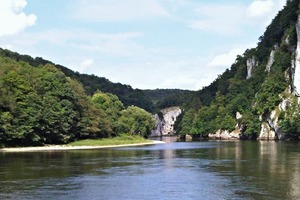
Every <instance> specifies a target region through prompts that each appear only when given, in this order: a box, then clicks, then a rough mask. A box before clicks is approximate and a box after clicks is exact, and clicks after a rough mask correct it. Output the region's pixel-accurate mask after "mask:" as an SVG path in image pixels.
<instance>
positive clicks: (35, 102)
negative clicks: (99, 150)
mask: <svg viewBox="0 0 300 200" xmlns="http://www.w3.org/2000/svg"><path fill="white" fill-rule="evenodd" d="M13 55H15V54H13ZM16 55H18V54H16ZM0 75H1V76H0V95H1V96H0V143H1V144H4V145H6V146H27V145H43V144H64V143H68V142H70V141H74V140H77V139H87V138H106V137H112V136H116V135H118V134H120V133H124V132H126V131H124V130H123V129H121V128H122V127H121V125H122V124H126V128H127V129H128V132H131V134H140V135H142V136H146V135H147V134H149V132H150V130H151V129H152V126H154V125H153V123H154V119H153V118H152V116H151V114H149V113H147V112H146V111H144V110H142V109H140V108H137V107H129V108H128V109H127V110H124V106H123V103H122V102H121V101H120V100H119V98H118V97H117V96H116V95H113V94H109V93H103V92H100V91H98V92H97V93H96V94H94V95H93V97H92V98H90V97H88V96H87V95H86V93H85V90H84V89H83V87H82V85H81V84H80V83H78V82H77V81H75V80H73V79H71V78H69V77H66V76H65V74H64V73H63V72H61V71H60V70H59V69H57V68H56V67H55V66H54V65H51V64H48V63H47V64H46V65H44V66H40V67H37V68H34V67H32V66H30V65H29V64H27V63H25V62H16V61H14V60H11V59H8V58H2V57H0ZM127 117H128V119H130V120H131V123H129V124H127V122H126V120H125V118H127ZM134 120H137V121H136V123H134V122H135V121H134ZM127 129H126V130H127Z"/></svg>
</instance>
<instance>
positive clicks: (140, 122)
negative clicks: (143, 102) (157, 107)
mask: <svg viewBox="0 0 300 200" xmlns="http://www.w3.org/2000/svg"><path fill="white" fill-rule="evenodd" d="M118 122H119V125H120V126H119V132H120V133H121V132H123V133H129V134H132V135H140V136H143V137H147V136H148V135H150V134H151V130H153V129H154V126H155V123H156V121H155V119H154V117H153V116H152V115H151V114H150V113H148V112H146V111H145V110H143V109H141V108H139V107H136V106H129V107H128V108H127V109H126V110H123V111H121V117H120V118H119V120H118Z"/></svg>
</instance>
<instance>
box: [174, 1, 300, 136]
mask: <svg viewBox="0 0 300 200" xmlns="http://www.w3.org/2000/svg"><path fill="white" fill-rule="evenodd" d="M298 13H299V0H290V1H287V5H286V6H285V7H284V9H283V10H281V11H280V12H279V13H278V14H277V16H276V17H275V18H274V19H273V21H272V23H271V24H270V25H269V26H268V27H267V28H266V31H265V33H264V34H263V35H262V36H261V37H260V38H259V42H258V45H257V47H256V48H253V49H247V50H246V51H245V52H244V54H243V55H240V56H238V57H237V58H236V61H235V63H233V64H232V65H231V67H230V68H229V69H227V70H226V71H225V72H224V73H223V74H222V75H220V76H219V77H218V78H217V79H216V80H215V81H214V82H213V83H211V84H210V85H209V86H207V87H205V88H203V89H202V90H200V91H198V92H197V93H196V94H195V96H194V98H199V99H200V102H201V107H200V108H196V109H195V108H193V107H191V106H190V107H189V109H187V110H186V112H185V114H184V117H183V119H182V120H181V121H180V123H179V128H178V129H179V130H178V131H179V132H180V133H181V134H182V135H185V134H192V135H193V136H194V137H208V136H210V137H215V138H227V139H228V138H252V139H256V138H260V139H284V138H298V136H299V135H300V125H299V123H298V122H299V121H300V120H299V119H300V118H299V117H300V113H299V110H300V109H299V104H298V103H297V101H298V100H297V94H298V91H297V90H299V88H298V87H296V83H297V81H298V80H297V79H298V78H297V72H295V71H297V70H299V69H298V68H299V67H300V65H299V60H298V57H299V54H300V52H299V48H300V47H299V46H300V45H299V44H300V43H299V39H300V35H299V34H300V29H299V28H300V25H299V21H298ZM297 33H298V37H297Z"/></svg>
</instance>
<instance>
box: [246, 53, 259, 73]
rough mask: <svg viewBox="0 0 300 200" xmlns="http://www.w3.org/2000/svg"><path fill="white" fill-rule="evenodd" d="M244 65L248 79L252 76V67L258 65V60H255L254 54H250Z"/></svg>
mask: <svg viewBox="0 0 300 200" xmlns="http://www.w3.org/2000/svg"><path fill="white" fill-rule="evenodd" d="M246 65H247V79H249V78H251V77H252V73H253V70H254V68H255V67H256V66H257V65H258V62H257V60H256V58H255V56H252V58H249V59H248V60H247V63H246Z"/></svg>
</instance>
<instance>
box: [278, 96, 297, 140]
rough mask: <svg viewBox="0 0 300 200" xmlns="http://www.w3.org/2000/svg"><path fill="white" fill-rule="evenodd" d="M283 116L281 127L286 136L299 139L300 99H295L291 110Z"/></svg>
mask: <svg viewBox="0 0 300 200" xmlns="http://www.w3.org/2000/svg"><path fill="white" fill-rule="evenodd" d="M284 115H285V116H284V117H282V116H281V119H282V121H281V122H280V126H281V129H282V131H283V132H285V133H286V136H290V137H292V138H297V139H299V137H300V105H299V103H298V99H297V98H294V99H293V102H292V104H291V105H290V107H289V109H288V110H287V111H286V112H285V113H284Z"/></svg>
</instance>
